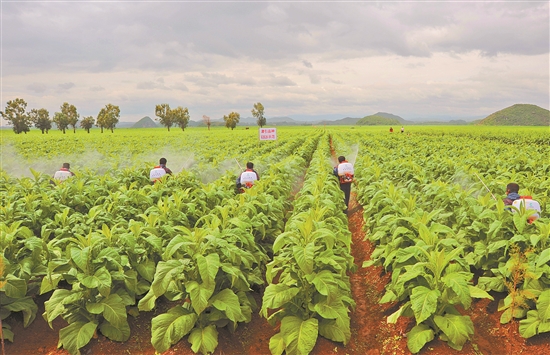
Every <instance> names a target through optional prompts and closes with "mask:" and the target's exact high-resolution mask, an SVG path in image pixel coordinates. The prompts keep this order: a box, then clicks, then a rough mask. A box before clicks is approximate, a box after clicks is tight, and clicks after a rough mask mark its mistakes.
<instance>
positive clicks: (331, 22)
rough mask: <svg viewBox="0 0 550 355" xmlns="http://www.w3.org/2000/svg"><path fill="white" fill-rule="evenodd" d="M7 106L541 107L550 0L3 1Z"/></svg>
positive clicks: (335, 110) (432, 114)
mask: <svg viewBox="0 0 550 355" xmlns="http://www.w3.org/2000/svg"><path fill="white" fill-rule="evenodd" d="M1 21H2V23H1V30H2V33H1V36H2V38H1V39H2V43H1V47H2V48H1V49H2V52H1V70H2V82H1V89H2V93H1V94H2V97H1V100H2V109H3V108H4V107H5V105H6V102H7V101H8V100H12V99H14V98H17V97H20V98H23V99H25V100H26V101H27V103H28V109H29V110H30V109H31V108H42V107H43V108H46V109H48V110H49V111H50V115H52V116H53V113H54V112H56V111H59V110H60V109H59V106H60V105H61V104H62V103H63V102H69V103H71V104H74V105H75V106H76V107H77V109H78V112H79V113H80V115H81V116H88V115H93V116H94V117H95V116H97V113H98V112H99V110H100V109H101V108H102V107H104V106H105V105H106V104H108V103H112V104H114V105H118V106H119V107H120V110H121V121H137V120H138V119H140V118H141V117H143V116H146V115H148V116H150V117H152V118H154V117H155V105H156V104H160V103H168V104H170V106H171V107H176V106H183V107H188V108H189V111H190V114H191V119H193V120H197V121H198V120H200V119H201V117H202V115H208V116H210V117H212V118H220V117H222V116H223V115H224V114H228V113H230V112H231V111H237V112H239V113H240V114H241V117H247V116H250V110H251V109H252V106H253V104H254V103H255V102H258V101H259V102H261V103H262V104H263V105H264V106H265V113H266V116H267V117H273V116H291V117H293V118H298V119H312V118H329V119H337V118H342V117H346V116H351V117H363V116H365V115H370V114H373V113H375V112H378V111H383V112H389V113H393V114H396V115H399V116H401V117H403V118H405V119H415V118H442V117H445V118H450V117H454V118H460V117H485V116H487V115H489V114H491V113H493V112H495V111H498V110H500V109H503V108H505V107H508V106H511V105H513V104H516V103H529V104H535V105H538V106H541V107H543V108H546V109H548V108H549V86H550V85H549V84H550V81H549V67H550V56H549V43H550V41H549V32H550V28H549V2H548V1H514V2H511V1H498V2H497V1H399V2H398V1H395V2H383V1H273V2H263V1H206V2H204V1H202V2H201V1H151V0H149V1H101V0H98V1H27V2H20V1H19V2H18V1H4V0H2V3H1Z"/></svg>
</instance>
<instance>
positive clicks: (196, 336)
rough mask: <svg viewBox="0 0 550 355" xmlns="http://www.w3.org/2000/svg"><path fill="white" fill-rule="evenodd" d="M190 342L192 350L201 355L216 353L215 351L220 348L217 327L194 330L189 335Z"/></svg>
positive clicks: (210, 326)
mask: <svg viewBox="0 0 550 355" xmlns="http://www.w3.org/2000/svg"><path fill="white" fill-rule="evenodd" d="M189 342H190V343H191V350H193V351H194V352H196V353H198V352H199V351H200V352H201V354H204V355H206V354H210V353H214V350H216V348H217V347H218V331H217V330H216V326H215V325H209V326H207V327H206V328H203V329H200V328H199V329H194V330H193V331H192V332H191V334H189Z"/></svg>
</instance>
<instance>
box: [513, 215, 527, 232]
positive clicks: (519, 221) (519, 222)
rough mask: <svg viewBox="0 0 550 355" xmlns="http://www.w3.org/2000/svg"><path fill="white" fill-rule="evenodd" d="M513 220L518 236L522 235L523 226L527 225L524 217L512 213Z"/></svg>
mask: <svg viewBox="0 0 550 355" xmlns="http://www.w3.org/2000/svg"><path fill="white" fill-rule="evenodd" d="M513 220H514V225H515V226H516V229H517V230H518V232H519V233H520V234H521V233H523V230H524V229H525V225H526V224H527V219H526V218H525V216H523V215H521V214H519V213H514V217H513Z"/></svg>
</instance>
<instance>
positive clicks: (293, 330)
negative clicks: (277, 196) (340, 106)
mask: <svg viewBox="0 0 550 355" xmlns="http://www.w3.org/2000/svg"><path fill="white" fill-rule="evenodd" d="M326 137H327V136H325V138H326ZM328 153H329V146H328V141H327V139H323V140H321V141H320V142H319V147H318V148H317V150H316V151H315V154H314V155H313V157H312V159H311V163H310V166H309V169H308V171H307V174H306V177H305V181H304V184H303V187H302V189H301V190H300V192H299V193H298V195H297V198H296V199H295V200H294V203H293V206H294V208H293V213H292V215H291V216H290V218H289V221H288V223H287V224H286V227H285V232H284V233H282V234H280V235H279V236H278V237H277V239H276V240H275V242H274V244H273V253H274V257H273V261H271V262H270V263H269V264H268V265H267V274H266V277H267V281H268V283H269V285H268V286H267V288H266V290H265V293H264V296H263V300H262V310H261V313H262V315H263V316H264V317H266V318H267V319H268V321H269V323H270V324H271V325H273V326H275V324H278V322H280V325H281V327H280V332H279V333H277V334H275V335H274V336H273V337H272V338H271V340H270V343H269V348H270V350H271V353H272V354H274V355H280V354H282V353H283V352H286V354H291V355H292V354H308V353H309V352H311V350H312V349H313V347H314V346H315V343H316V341H317V337H318V335H319V334H320V335H321V336H323V337H325V338H328V339H331V340H333V341H337V342H343V343H344V344H346V343H347V342H348V341H349V339H350V336H351V331H350V318H349V314H348V313H349V312H350V308H351V307H354V305H355V302H354V301H353V299H352V298H351V290H350V282H349V277H348V275H347V272H349V271H351V270H352V269H353V267H354V264H353V257H352V256H351V233H350V232H349V230H348V229H347V218H346V216H345V215H344V213H343V212H342V210H343V208H344V205H343V198H342V192H341V191H340V190H339V188H338V183H337V180H336V178H335V177H333V176H331V172H332V167H331V166H330V165H329V164H328V161H329V159H328V158H329V156H328Z"/></svg>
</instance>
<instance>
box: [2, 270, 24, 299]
mask: <svg viewBox="0 0 550 355" xmlns="http://www.w3.org/2000/svg"><path fill="white" fill-rule="evenodd" d="M3 289H4V292H5V293H6V296H8V297H11V298H23V297H25V296H26V294H27V281H26V280H23V279H20V278H18V277H15V276H13V275H12V274H8V275H7V276H6V283H5V284H4V287H3Z"/></svg>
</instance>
